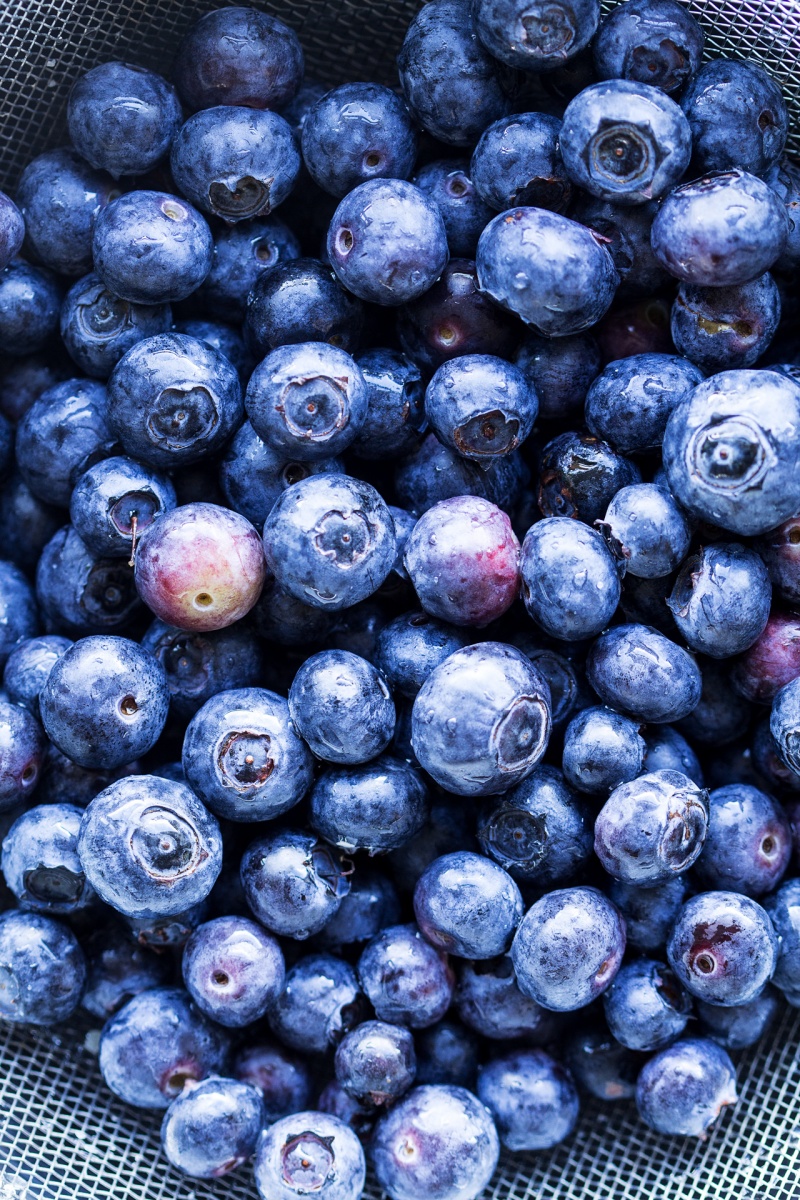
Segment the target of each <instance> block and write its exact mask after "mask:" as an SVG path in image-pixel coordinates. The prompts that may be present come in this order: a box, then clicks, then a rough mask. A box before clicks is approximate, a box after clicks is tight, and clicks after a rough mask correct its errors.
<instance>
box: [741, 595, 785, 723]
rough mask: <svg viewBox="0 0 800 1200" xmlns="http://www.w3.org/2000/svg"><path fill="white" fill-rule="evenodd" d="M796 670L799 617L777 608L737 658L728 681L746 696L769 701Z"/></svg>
mask: <svg viewBox="0 0 800 1200" xmlns="http://www.w3.org/2000/svg"><path fill="white" fill-rule="evenodd" d="M798 674H800V620H798V618H797V617H796V616H795V614H794V613H792V612H781V611H780V610H777V611H774V612H773V613H772V615H771V616H770V619H769V620H768V621H767V624H766V628H765V629H764V632H763V633H762V634H761V637H760V638H759V639H758V640H757V641H756V642H754V643H753V645H752V646H751V647H750V649H749V650H746V651H745V653H744V654H743V655H742V657H741V658H740V659H739V660H738V661H737V663H736V665H735V667H734V669H733V671H732V672H731V683H732V684H733V686H734V688H735V689H736V691H737V692H738V693H739V695H740V696H742V697H744V699H745V700H752V701H755V702H756V703H758V704H771V703H772V701H773V700H774V699H775V697H776V695H777V694H778V692H779V691H780V690H781V688H782V687H784V685H785V684H787V683H790V682H791V680H792V679H795V678H797V676H798ZM744 707H745V709H746V708H747V706H746V705H745V706H744Z"/></svg>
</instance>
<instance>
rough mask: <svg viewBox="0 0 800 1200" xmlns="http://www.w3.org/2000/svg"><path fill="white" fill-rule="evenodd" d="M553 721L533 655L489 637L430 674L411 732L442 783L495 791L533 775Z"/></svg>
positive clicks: (473, 792) (475, 792) (467, 790)
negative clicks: (533, 661)
mask: <svg viewBox="0 0 800 1200" xmlns="http://www.w3.org/2000/svg"><path fill="white" fill-rule="evenodd" d="M479 681H480V685H479V686H478V683H479ZM550 724H551V717H550V689H549V687H548V686H547V683H546V681H545V680H544V678H543V676H542V675H541V674H540V672H539V671H537V669H536V668H535V667H534V666H533V664H532V663H531V661H530V659H528V658H527V657H526V656H525V655H524V654H522V653H521V652H520V651H519V650H515V649H514V648H513V647H512V646H505V645H502V644H501V643H499V642H483V643H481V644H478V645H475V646H467V647H466V649H464V650H457V651H456V653H455V654H452V655H451V656H450V657H449V658H448V659H445V661H444V662H443V663H442V664H441V666H439V667H437V668H436V670H435V671H432V672H431V674H430V675H429V676H428V678H427V680H426V681H425V683H424V684H423V686H422V688H421V689H420V691H419V693H418V695H417V698H416V700H415V701H414V708H413V712H412V734H411V739H412V745H413V748H414V753H415V754H416V756H417V759H418V760H419V762H420V765H421V766H422V767H424V769H425V770H426V771H427V772H428V774H429V775H432V776H433V778H434V779H435V780H436V782H437V783H438V784H439V785H440V786H441V787H444V788H446V789H447V790H448V791H451V792H455V794H456V795H459V796H490V795H493V794H495V793H497V792H504V791H507V790H508V789H509V788H510V787H513V786H514V785H515V784H517V783H520V782H521V781H522V780H523V779H525V777H526V776H528V775H530V773H531V771H532V770H533V769H534V767H535V766H536V764H537V762H538V761H539V759H540V758H541V756H542V755H543V754H544V751H545V749H546V747H547V742H548V739H549V736H550Z"/></svg>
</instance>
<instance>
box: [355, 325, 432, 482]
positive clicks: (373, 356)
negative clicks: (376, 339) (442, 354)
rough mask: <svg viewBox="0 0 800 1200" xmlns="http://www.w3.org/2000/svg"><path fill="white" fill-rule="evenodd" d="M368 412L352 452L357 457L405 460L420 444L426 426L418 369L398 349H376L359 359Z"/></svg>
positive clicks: (360, 356) (364, 353)
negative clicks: (404, 457)
mask: <svg viewBox="0 0 800 1200" xmlns="http://www.w3.org/2000/svg"><path fill="white" fill-rule="evenodd" d="M356 362H357V364H358V366H359V368H360V370H361V374H362V375H363V377H364V383H365V385H366V389H367V410H366V414H365V416H364V419H363V421H362V422H361V428H360V429H359V430H358V432H357V434H356V436H355V439H354V441H353V443H352V444H351V446H350V452H351V453H352V454H355V455H356V457H357V458H366V459H386V458H402V457H403V456H404V455H406V454H410V453H411V451H412V450H414V449H415V448H416V447H417V446H418V445H419V442H420V436H421V429H422V428H423V426H424V424H425V413H424V408H423V395H424V389H423V384H422V376H421V373H420V369H419V367H418V366H417V365H416V364H415V363H413V362H412V361H411V359H410V358H408V357H407V356H406V355H405V354H401V353H400V352H399V351H398V350H389V349H383V348H380V347H375V348H373V349H371V350H365V351H364V352H363V354H359V355H357V357H356Z"/></svg>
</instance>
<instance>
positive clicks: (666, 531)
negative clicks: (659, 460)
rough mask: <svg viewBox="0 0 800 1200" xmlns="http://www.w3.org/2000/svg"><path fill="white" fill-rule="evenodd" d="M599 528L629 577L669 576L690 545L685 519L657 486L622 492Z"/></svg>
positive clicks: (643, 485)
mask: <svg viewBox="0 0 800 1200" xmlns="http://www.w3.org/2000/svg"><path fill="white" fill-rule="evenodd" d="M598 528H599V529H600V531H601V532H602V534H603V536H604V537H605V538H606V540H607V541H608V543H609V546H610V547H611V549H612V551H613V553H614V554H615V556H616V557H617V558H619V559H621V561H622V562H623V563H624V566H625V572H626V574H630V575H635V576H636V577H637V578H638V579H660V578H663V576H665V575H669V574H670V572H672V571H674V570H675V568H676V567H677V566H679V565H680V563H681V562H683V559H684V558H685V556H686V552H687V550H688V549H689V543H690V541H691V530H690V528H689V523H688V521H687V520H686V517H685V516H684V514H683V513H682V512H681V510H680V508H679V507H678V505H677V504H676V503H675V501H674V500H673V498H672V496H671V495H670V494H669V492H668V491H667V489H666V488H665V487H659V486H657V485H656V484H654V483H634V484H630V485H629V486H628V487H623V488H620V489H619V491H618V492H617V494H616V496H615V497H614V499H613V500H612V501H611V503H610V504H609V506H608V508H607V509H606V515H605V517H604V519H603V520H602V521H601V522H598ZM753 557H756V556H755V555H754V556H753Z"/></svg>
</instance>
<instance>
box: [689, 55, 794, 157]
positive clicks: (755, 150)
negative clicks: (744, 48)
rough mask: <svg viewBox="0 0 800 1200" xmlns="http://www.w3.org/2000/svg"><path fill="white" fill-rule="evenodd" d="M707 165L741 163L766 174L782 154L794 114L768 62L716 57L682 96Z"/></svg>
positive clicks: (697, 153) (695, 147)
mask: <svg viewBox="0 0 800 1200" xmlns="http://www.w3.org/2000/svg"><path fill="white" fill-rule="evenodd" d="M681 107H682V108H683V111H684V112H685V114H686V117H687V119H688V121H689V125H690V127H691V131H692V152H693V158H694V162H695V164H696V165H697V167H698V168H699V170H701V171H728V170H730V169H731V168H736V167H739V168H741V169H742V170H744V171H752V173H753V174H754V175H761V174H763V173H764V172H765V171H766V170H767V169H768V168H769V167H771V166H772V164H773V163H774V162H777V160H778V159H779V158H780V156H781V154H782V153H783V148H784V145H785V143H786V131H787V128H788V123H789V121H788V115H787V112H786V102H785V101H784V99H783V96H782V95H781V90H780V88H779V86H778V84H777V83H775V81H774V80H773V79H772V78H771V77H770V76H769V75H768V74H767V72H766V71H765V70H764V69H763V67H759V66H756V64H755V63H752V64H751V63H746V62H738V61H736V60H735V59H726V58H716V59H714V60H713V61H712V62H709V63H706V64H705V65H704V66H703V67H701V68H700V70H699V71H698V73H697V75H696V76H695V77H694V79H693V80H692V82H691V83H690V84H689V87H688V88H687V89H686V91H685V92H684V94H683V97H682V99H681Z"/></svg>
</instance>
